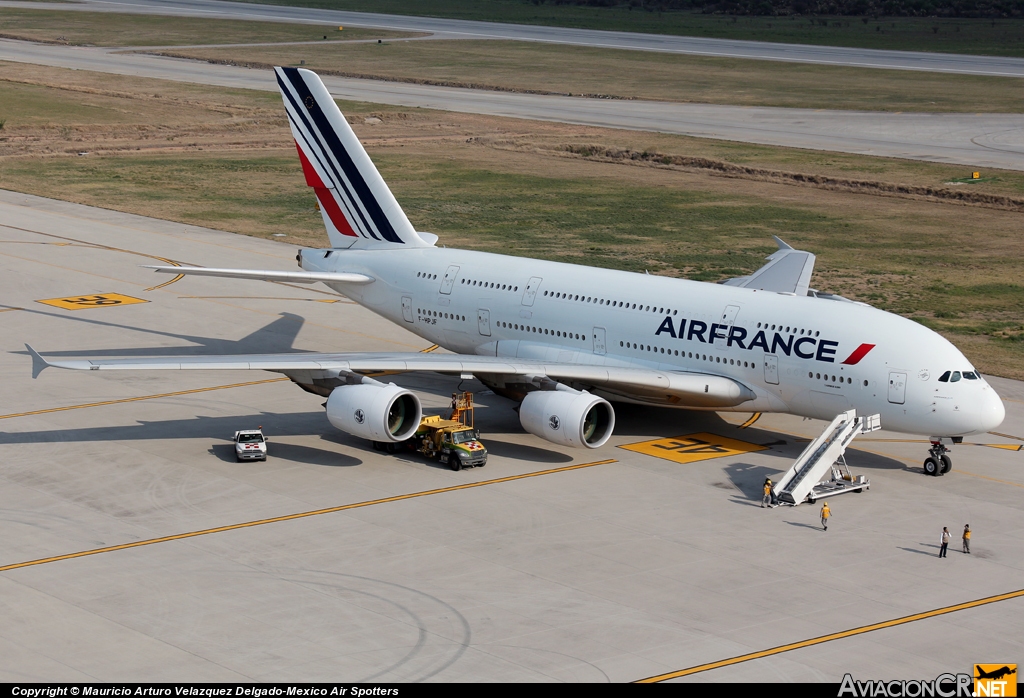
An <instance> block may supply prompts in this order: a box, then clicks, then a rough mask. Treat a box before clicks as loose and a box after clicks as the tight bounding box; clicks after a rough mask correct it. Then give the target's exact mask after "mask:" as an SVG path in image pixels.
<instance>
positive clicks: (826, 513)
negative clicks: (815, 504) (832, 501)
mask: <svg viewBox="0 0 1024 698" xmlns="http://www.w3.org/2000/svg"><path fill="white" fill-rule="evenodd" d="M830 516H832V510H831V509H829V508H828V502H825V503H824V504H823V505H821V527H822V528H823V529H825V530H826V531H827V530H828V519H829V517H830Z"/></svg>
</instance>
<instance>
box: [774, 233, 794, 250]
mask: <svg viewBox="0 0 1024 698" xmlns="http://www.w3.org/2000/svg"><path fill="white" fill-rule="evenodd" d="M772 237H773V238H775V244H776V245H778V246H779V249H780V250H791V249H793V247H792V246H791V245H787V244H786V243H784V242H783V241H782V238H780V237H779V236H778V235H772Z"/></svg>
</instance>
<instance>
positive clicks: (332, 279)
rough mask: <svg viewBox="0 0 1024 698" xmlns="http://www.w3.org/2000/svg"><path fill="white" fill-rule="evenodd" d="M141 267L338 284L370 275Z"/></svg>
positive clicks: (369, 278) (363, 279)
mask: <svg viewBox="0 0 1024 698" xmlns="http://www.w3.org/2000/svg"><path fill="white" fill-rule="evenodd" d="M142 268H143V269H153V270H155V271H159V272H163V273H165V274H193V275H195V276H223V277H226V278H229V279H255V280H257V281H290V282H292V283H298V284H313V283H316V282H317V281H323V282H324V283H340V284H368V283H372V282H373V277H372V276H367V275H366V274H357V273H355V272H346V271H274V270H269V269H210V268H208V267H158V266H150V265H148V264H145V265H142Z"/></svg>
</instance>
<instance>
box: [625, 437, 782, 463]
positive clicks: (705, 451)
mask: <svg viewBox="0 0 1024 698" xmlns="http://www.w3.org/2000/svg"><path fill="white" fill-rule="evenodd" d="M619 448H624V449H626V450H627V451H636V452H637V453H643V454H644V455H648V456H654V457H655V458H664V459H665V460H670V461H674V462H676V463H695V462H697V461H702V460H708V459H710V458H722V457H724V456H735V455H739V454H741V453H750V452H752V451H764V450H766V449H767V448H768V447H767V446H761V445H760V444H752V443H748V442H746V441H738V440H736V439H730V438H727V437H725V436H719V435H718V434H709V433H707V432H701V433H699V434H687V435H686V436H674V437H671V438H668V439H654V440H653V441H641V442H639V443H635V444H623V445H622V446H619Z"/></svg>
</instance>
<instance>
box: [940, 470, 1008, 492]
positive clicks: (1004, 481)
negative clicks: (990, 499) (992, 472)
mask: <svg viewBox="0 0 1024 698" xmlns="http://www.w3.org/2000/svg"><path fill="white" fill-rule="evenodd" d="M952 472H954V473H960V474H961V475H970V476H971V477H977V478H981V479H982V480H991V481H992V482H998V483H999V484H1001V485H1010V486H1011V487H1020V488H1024V484H1021V483H1019V482H1010V481H1009V480H1000V479H999V478H997V477H989V476H988V475H979V474H978V473H971V472H968V471H966V470H960V469H959V468H957V469H954V470H953V471H952Z"/></svg>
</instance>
